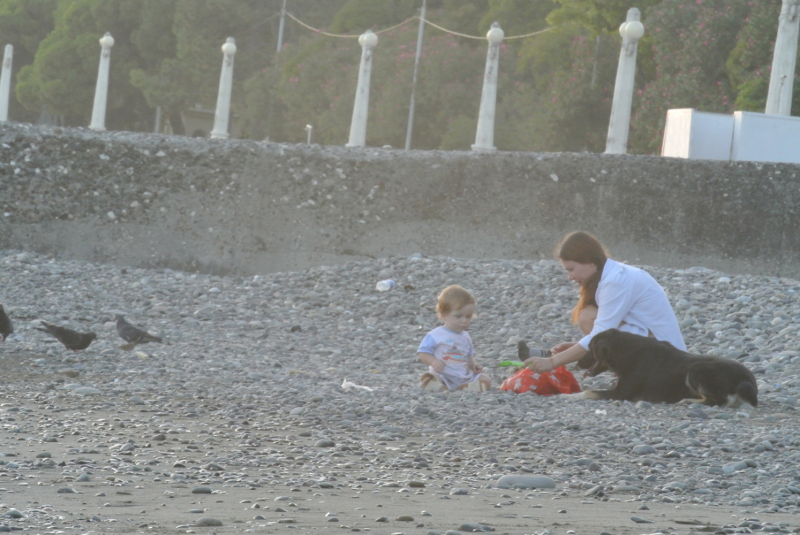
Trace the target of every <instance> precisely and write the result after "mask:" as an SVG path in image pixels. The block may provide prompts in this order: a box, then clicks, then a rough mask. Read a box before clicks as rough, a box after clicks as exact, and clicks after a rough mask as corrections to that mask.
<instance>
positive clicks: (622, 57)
mask: <svg viewBox="0 0 800 535" xmlns="http://www.w3.org/2000/svg"><path fill="white" fill-rule="evenodd" d="M640 16H641V14H640V12H639V10H638V9H636V8H635V7H632V8H630V9H629V10H628V17H627V18H626V19H625V22H623V23H622V25H621V26H620V27H619V34H620V35H621V36H622V49H621V50H620V52H619V66H618V67H617V80H616V82H615V83H614V100H613V102H612V103H611V119H610V120H609V121H608V137H607V138H606V154H625V153H627V152H628V132H629V130H630V124H631V104H633V80H634V77H635V76H636V51H637V49H638V47H639V39H641V38H642V36H643V35H644V25H642V23H641V22H639V17H640Z"/></svg>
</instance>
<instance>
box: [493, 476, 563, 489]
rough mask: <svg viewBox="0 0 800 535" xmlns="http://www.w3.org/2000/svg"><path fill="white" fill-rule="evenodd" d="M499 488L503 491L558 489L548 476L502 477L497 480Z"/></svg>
mask: <svg viewBox="0 0 800 535" xmlns="http://www.w3.org/2000/svg"><path fill="white" fill-rule="evenodd" d="M497 487H498V488H501V489H510V488H525V489H554V488H556V482H555V480H553V479H552V478H550V477H547V476H527V475H516V474H508V475H504V476H502V477H500V479H498V480H497Z"/></svg>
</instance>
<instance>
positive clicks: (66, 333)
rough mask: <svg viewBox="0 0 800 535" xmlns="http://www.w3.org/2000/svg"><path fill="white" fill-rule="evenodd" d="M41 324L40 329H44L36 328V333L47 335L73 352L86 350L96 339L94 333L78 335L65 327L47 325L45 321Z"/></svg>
mask: <svg viewBox="0 0 800 535" xmlns="http://www.w3.org/2000/svg"><path fill="white" fill-rule="evenodd" d="M41 323H42V327H44V328H42V327H36V330H37V331H42V332H43V333H47V334H49V335H50V336H52V337H54V338H56V339H57V340H58V341H59V342H61V343H62V344H64V347H66V348H67V349H71V350H73V351H79V350H81V349H86V348H87V347H89V344H91V343H92V340H94V339H95V338H97V335H96V334H95V333H80V332H78V331H73V330H72V329H67V328H66V327H60V326H58V325H53V324H52V323H47V322H46V321H43V322H41Z"/></svg>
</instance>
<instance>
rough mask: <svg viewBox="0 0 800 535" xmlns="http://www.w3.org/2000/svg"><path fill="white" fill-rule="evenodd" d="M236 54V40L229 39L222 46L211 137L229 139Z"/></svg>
mask: <svg viewBox="0 0 800 535" xmlns="http://www.w3.org/2000/svg"><path fill="white" fill-rule="evenodd" d="M234 54H236V40H235V39H234V38H233V37H228V39H227V40H226V41H225V44H224V45H222V55H223V58H222V73H220V75H219V91H218V92H217V109H216V111H215V112H214V129H213V130H211V135H210V137H212V138H219V139H227V138H228V118H229V117H230V113H231V94H232V93H233V55H234Z"/></svg>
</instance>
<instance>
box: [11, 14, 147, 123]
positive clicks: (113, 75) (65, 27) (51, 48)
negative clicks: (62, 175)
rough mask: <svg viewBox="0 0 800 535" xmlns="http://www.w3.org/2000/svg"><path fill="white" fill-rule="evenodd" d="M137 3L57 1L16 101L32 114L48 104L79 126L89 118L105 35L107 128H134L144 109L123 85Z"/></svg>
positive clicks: (130, 63) (131, 61)
mask: <svg viewBox="0 0 800 535" xmlns="http://www.w3.org/2000/svg"><path fill="white" fill-rule="evenodd" d="M140 7H141V0H59V1H58V7H57V9H56V11H55V16H54V19H55V27H54V29H53V31H52V32H50V33H49V34H48V35H47V37H45V38H44V39H43V40H42V41H41V43H40V44H39V46H38V48H37V51H36V57H35V59H34V61H33V63H32V64H31V65H28V66H26V67H24V68H23V69H22V71H21V72H20V74H19V84H18V85H17V91H16V93H17V98H18V99H19V100H20V102H22V103H23V105H25V107H26V108H28V109H31V110H38V109H39V108H40V107H41V106H43V105H47V107H48V108H49V109H50V110H51V112H52V113H55V114H59V115H63V116H65V117H66V118H67V122H68V123H69V124H77V125H83V124H86V122H88V120H89V117H90V115H91V109H92V102H93V96H94V87H95V83H96V79H97V65H98V62H99V57H100V45H99V44H98V40H99V38H100V37H102V36H103V34H104V33H105V32H106V31H109V32H111V34H112V35H113V36H114V40H115V46H114V48H113V49H112V60H111V64H110V74H109V76H110V83H109V95H108V104H107V113H108V115H107V118H106V124H107V125H108V126H109V127H111V128H131V129H135V128H136V126H137V123H139V122H141V121H142V119H143V117H142V114H143V112H144V111H145V109H144V108H145V104H144V101H143V99H142V98H141V96H140V94H138V92H137V91H135V90H134V88H133V87H131V85H130V84H129V83H127V79H128V72H129V71H130V69H131V68H133V67H134V66H136V65H137V64H138V57H137V55H136V53H135V51H134V47H132V46H131V33H132V32H133V30H134V29H135V28H136V27H137V26H138V22H139V11H140Z"/></svg>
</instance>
